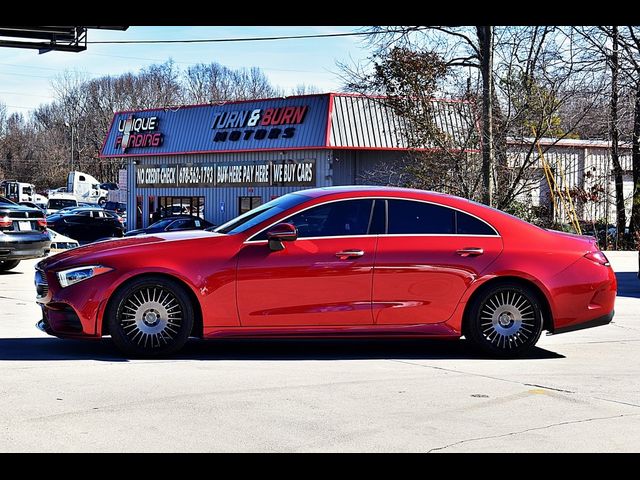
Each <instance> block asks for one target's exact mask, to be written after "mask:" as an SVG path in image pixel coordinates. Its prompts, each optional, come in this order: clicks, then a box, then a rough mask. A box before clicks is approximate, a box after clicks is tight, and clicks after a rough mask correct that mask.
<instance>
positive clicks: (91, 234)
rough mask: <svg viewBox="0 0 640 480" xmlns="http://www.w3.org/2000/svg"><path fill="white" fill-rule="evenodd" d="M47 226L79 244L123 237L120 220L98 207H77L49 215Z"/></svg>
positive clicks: (113, 214)
mask: <svg viewBox="0 0 640 480" xmlns="http://www.w3.org/2000/svg"><path fill="white" fill-rule="evenodd" d="M47 225H48V226H49V228H51V229H52V230H55V231H56V232H58V233H60V234H62V235H66V236H67V237H71V238H73V239H74V240H78V241H79V242H93V241H95V240H98V239H102V238H108V237H122V236H123V235H124V225H123V221H122V218H121V217H119V216H118V215H116V214H115V213H113V212H107V211H105V210H103V209H102V208H99V207H77V208H72V209H70V210H66V211H64V212H61V213H56V214H53V215H49V217H47Z"/></svg>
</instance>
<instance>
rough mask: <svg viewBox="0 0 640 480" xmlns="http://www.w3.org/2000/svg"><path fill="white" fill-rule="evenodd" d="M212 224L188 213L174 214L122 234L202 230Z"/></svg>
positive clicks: (126, 235)
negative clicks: (145, 226)
mask: <svg viewBox="0 0 640 480" xmlns="http://www.w3.org/2000/svg"><path fill="white" fill-rule="evenodd" d="M213 226H214V225H213V224H212V223H211V222H207V221H206V220H203V219H201V218H200V217H192V216H190V215H176V216H173V217H168V218H163V219H162V220H159V221H157V222H155V223H152V224H151V225H149V226H148V227H147V228H140V229H137V230H131V231H129V232H127V233H125V234H124V236H125V237H133V236H136V235H142V234H145V233H162V232H177V231H182V230H204V229H205V228H211V227H213Z"/></svg>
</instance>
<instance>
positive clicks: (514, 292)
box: [465, 283, 543, 357]
mask: <svg viewBox="0 0 640 480" xmlns="http://www.w3.org/2000/svg"><path fill="white" fill-rule="evenodd" d="M542 326H543V320H542V312H541V309H540V301H539V300H538V297H537V295H536V294H535V293H534V292H533V291H532V290H531V289H530V288H527V287H524V286H522V285H519V284H516V283H509V284H506V283H505V284H501V285H496V286H494V287H491V288H489V289H488V290H487V291H485V292H484V293H483V294H481V295H480V296H478V297H477V298H476V299H475V301H474V302H473V304H472V306H471V310H470V311H469V317H468V318H467V324H466V330H465V336H466V337H467V338H468V339H469V340H470V341H471V342H472V343H473V344H474V346H476V347H477V348H479V349H480V350H481V351H483V352H485V353H488V354H490V355H492V356H496V357H517V356H520V355H522V354H523V353H525V352H526V351H527V350H529V349H530V348H531V347H533V346H534V345H535V344H536V342H537V341H538V339H539V338H540V334H541V333H542Z"/></svg>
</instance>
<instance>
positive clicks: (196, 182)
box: [136, 160, 316, 188]
mask: <svg viewBox="0 0 640 480" xmlns="http://www.w3.org/2000/svg"><path fill="white" fill-rule="evenodd" d="M136 183H137V186H138V187H143V188H144V187H260V186H283V187H288V186H292V187H293V186H301V187H311V186H315V184H316V161H315V160H284V161H271V162H235V163H215V164H194V165H138V167H137V171H136Z"/></svg>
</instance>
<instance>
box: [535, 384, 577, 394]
mask: <svg viewBox="0 0 640 480" xmlns="http://www.w3.org/2000/svg"><path fill="white" fill-rule="evenodd" d="M523 385H526V386H527V387H537V388H544V389H545V390H552V391H554V392H562V393H576V392H573V391H571V390H563V389H562V388H554V387H547V386H546V385H538V384H537V383H523Z"/></svg>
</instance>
